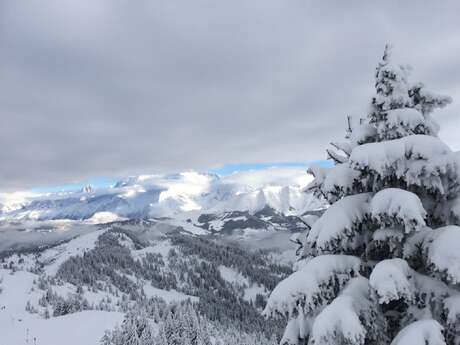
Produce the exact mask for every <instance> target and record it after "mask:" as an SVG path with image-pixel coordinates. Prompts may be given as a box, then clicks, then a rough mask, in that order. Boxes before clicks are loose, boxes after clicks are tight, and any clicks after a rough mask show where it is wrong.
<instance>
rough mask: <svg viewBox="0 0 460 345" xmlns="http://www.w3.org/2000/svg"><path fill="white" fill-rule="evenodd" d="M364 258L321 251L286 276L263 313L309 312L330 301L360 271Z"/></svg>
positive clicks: (271, 314)
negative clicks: (322, 252)
mask: <svg viewBox="0 0 460 345" xmlns="http://www.w3.org/2000/svg"><path fill="white" fill-rule="evenodd" d="M360 265H361V261H360V259H358V258H357V257H354V256H348V255H321V256H317V257H315V258H313V259H312V260H310V261H309V262H308V263H307V264H306V265H305V266H304V267H303V268H302V269H300V270H299V271H297V272H295V273H293V274H291V275H290V276H289V277H288V278H286V279H284V280H282V281H281V282H280V283H279V284H278V285H277V286H276V287H275V289H274V290H273V291H272V293H271V295H270V297H269V299H268V301H267V305H266V307H265V310H264V311H263V314H264V315H265V316H274V315H275V313H279V314H282V315H289V316H291V317H292V316H295V315H296V314H298V313H303V314H304V315H307V314H308V313H311V312H313V311H315V310H317V309H318V308H320V307H321V306H324V305H326V304H328V303H329V302H330V300H331V298H333V297H334V295H335V292H334V291H338V290H340V289H341V288H342V287H343V286H344V285H345V284H346V283H347V282H348V281H349V280H350V279H351V278H352V277H356V276H358V275H359V269H360Z"/></svg>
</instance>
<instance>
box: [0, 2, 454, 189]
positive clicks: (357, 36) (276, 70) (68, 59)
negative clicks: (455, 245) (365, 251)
mask: <svg viewBox="0 0 460 345" xmlns="http://www.w3.org/2000/svg"><path fill="white" fill-rule="evenodd" d="M458 13H460V3H459V2H458V1H451V2H449V1H442V2H435V1H431V2H428V1H427V2H422V1H404V2H403V1H394V2H392V4H391V3H390V2H387V1H380V2H374V1H317V2H315V4H313V2H310V1H306V0H288V1H281V0H279V1H271V0H260V1H258V0H251V1H247V0H241V1H240V0H232V1H215V0H213V1H212V0H209V1H201V0H194V1H189V0H186V1H174V0H165V1H157V0H149V1H140V0H137V1H116V0H110V1H97V0H91V1H82V0H69V1H68V0H65V1H64V0H56V1H46V0H28V1H14V0H12V1H8V0H6V1H1V2H0V120H1V121H0V190H15V189H24V188H31V187H36V186H42V185H56V184H61V183H65V182H73V181H78V180H81V179H87V178H89V177H94V176H122V175H128V174H129V175H131V174H138V173H154V172H170V171H178V170H184V169H191V168H193V169H197V170H209V169H212V168H216V167H218V166H221V165H223V164H240V163H263V162H298V161H308V160H317V159H323V158H324V157H325V154H324V149H325V147H326V146H327V144H328V142H329V141H330V140H332V139H335V138H340V137H341V136H343V134H344V128H345V122H346V121H345V118H346V115H347V114H353V115H355V116H356V117H357V116H362V115H364V111H365V109H366V106H367V104H368V100H369V97H370V95H371V93H372V86H373V73H374V68H375V65H376V63H377V62H378V60H379V59H380V56H381V55H382V51H383V47H384V44H385V43H386V42H392V43H393V45H394V47H395V48H394V58H395V60H397V61H400V62H401V63H410V64H412V65H413V66H414V74H413V75H414V80H415V79H418V80H421V81H423V82H425V84H426V85H427V86H429V87H430V89H432V90H433V91H436V92H439V93H446V94H448V95H451V96H452V97H453V98H454V103H453V104H452V105H451V106H450V107H448V108H446V109H445V110H441V111H438V112H437V113H436V114H435V115H434V116H435V117H436V118H437V120H438V122H439V123H440V124H441V127H442V131H441V137H442V138H443V139H444V140H445V141H447V143H448V144H449V145H450V146H451V147H452V148H453V149H456V150H459V149H460V135H459V132H460V117H459V116H458V115H459V113H460V106H459V104H460V24H458V23H459V20H458Z"/></svg>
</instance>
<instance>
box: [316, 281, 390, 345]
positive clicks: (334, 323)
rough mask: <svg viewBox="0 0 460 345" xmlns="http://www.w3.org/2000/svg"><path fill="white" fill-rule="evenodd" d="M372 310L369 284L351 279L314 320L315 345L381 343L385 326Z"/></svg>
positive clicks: (372, 304) (372, 303)
mask: <svg viewBox="0 0 460 345" xmlns="http://www.w3.org/2000/svg"><path fill="white" fill-rule="evenodd" d="M375 308H376V306H375V305H374V302H372V300H371V298H370V294H369V281H368V280H367V279H366V278H364V277H357V278H353V279H351V280H350V281H349V282H348V283H347V285H346V286H345V288H344V289H343V291H342V292H341V293H340V295H339V296H338V297H337V298H336V299H334V300H333V301H332V302H331V303H330V304H329V305H328V306H326V307H325V308H324V309H323V310H322V311H321V313H319V314H318V316H317V317H316V319H315V322H314V323H313V328H312V340H313V342H314V344H317V345H329V344H361V345H363V344H366V343H369V341H370V343H374V342H375V341H376V340H379V341H382V340H384V339H385V338H386V337H385V335H384V330H385V328H384V327H383V326H384V324H383V321H382V318H381V317H380V318H379V317H378V315H377V314H376V313H375V312H373V310H374V309H375ZM373 341H374V342H373Z"/></svg>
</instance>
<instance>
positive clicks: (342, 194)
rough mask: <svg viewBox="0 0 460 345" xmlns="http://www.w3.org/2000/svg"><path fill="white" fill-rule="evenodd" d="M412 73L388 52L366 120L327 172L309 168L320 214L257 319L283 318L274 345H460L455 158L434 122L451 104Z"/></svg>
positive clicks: (337, 146)
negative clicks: (321, 208)
mask: <svg viewBox="0 0 460 345" xmlns="http://www.w3.org/2000/svg"><path fill="white" fill-rule="evenodd" d="M410 72H411V69H410V67H409V66H406V65H400V64H398V63H397V62H396V61H392V58H391V48H390V47H389V46H387V47H386V48H385V52H384V55H383V58H382V60H381V61H380V62H379V64H378V66H377V68H376V71H375V94H374V96H373V97H372V99H371V101H370V107H369V111H368V113H367V114H366V116H364V117H362V118H359V119H356V121H353V119H350V118H349V119H348V126H347V128H346V135H345V140H343V141H334V142H333V143H332V146H333V148H332V149H330V150H328V151H327V153H328V156H329V157H330V159H332V160H333V161H334V162H335V166H334V167H333V168H331V169H322V168H319V167H312V168H310V173H311V174H312V175H313V176H314V180H313V182H312V183H311V184H310V185H309V187H308V189H309V190H311V191H313V192H314V193H315V194H316V195H318V196H320V197H321V198H323V199H324V200H325V201H326V202H327V203H328V204H329V206H328V208H327V210H326V211H325V212H324V214H323V215H322V216H321V217H319V218H317V217H309V230H308V231H306V232H305V233H303V234H302V235H299V236H296V241H297V242H298V244H299V246H300V248H299V251H298V262H297V264H296V267H297V269H296V271H295V272H294V273H293V274H291V275H290V276H289V277H288V278H286V279H284V280H283V281H281V282H280V283H279V284H278V285H277V286H276V288H275V289H274V290H273V291H272V293H271V295H270V297H269V299H268V303H267V305H266V307H265V309H264V314H265V315H266V316H270V317H279V318H282V319H283V318H287V320H288V322H287V326H286V329H285V332H284V335H283V338H282V340H281V343H282V344H315V345H320V344H324V345H330V344H343V345H344V344H363V345H364V344H392V345H444V344H449V345H456V344H459V343H460V286H459V283H460V250H459V246H460V227H459V225H460V212H459V211H460V208H459V201H460V194H459V191H460V186H459V181H460V180H459V177H460V176H459V174H460V160H459V158H460V157H459V155H458V154H457V153H455V152H452V150H451V149H449V147H448V146H447V145H446V144H445V143H444V142H442V140H441V139H439V137H438V132H439V125H438V123H437V122H436V121H435V119H434V117H435V114H436V112H435V111H436V109H438V108H442V107H444V106H446V105H448V104H449V103H450V102H451V99H450V98H449V97H447V96H443V95H439V94H436V93H434V92H432V91H429V89H427V88H426V87H425V85H424V84H422V83H420V82H414V81H413V80H411V78H410Z"/></svg>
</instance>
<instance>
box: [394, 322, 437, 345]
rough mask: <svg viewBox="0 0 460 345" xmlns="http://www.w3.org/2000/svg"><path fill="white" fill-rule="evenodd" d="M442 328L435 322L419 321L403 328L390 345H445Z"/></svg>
mask: <svg viewBox="0 0 460 345" xmlns="http://www.w3.org/2000/svg"><path fill="white" fill-rule="evenodd" d="M442 331H443V328H442V326H441V325H440V324H439V323H438V322H437V321H435V320H430V319H428V320H420V321H416V322H413V323H411V324H410V325H409V326H406V327H405V328H403V329H402V330H401V331H400V332H399V333H398V335H397V336H396V338H395V339H394V340H393V341H392V342H391V345H446V342H445V340H444V336H443V335H442Z"/></svg>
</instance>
